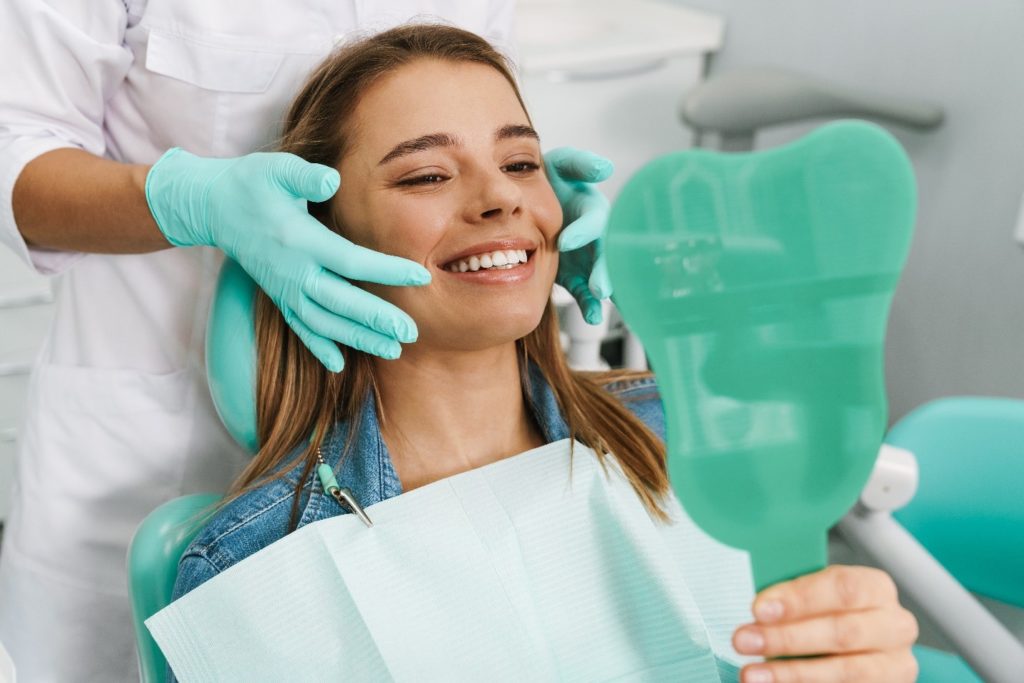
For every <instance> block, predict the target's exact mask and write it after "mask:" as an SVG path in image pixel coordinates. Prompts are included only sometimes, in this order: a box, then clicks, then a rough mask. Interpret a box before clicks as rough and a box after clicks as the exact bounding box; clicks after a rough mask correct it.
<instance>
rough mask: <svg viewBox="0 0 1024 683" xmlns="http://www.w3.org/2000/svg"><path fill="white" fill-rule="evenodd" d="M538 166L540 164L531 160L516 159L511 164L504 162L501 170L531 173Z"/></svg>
mask: <svg viewBox="0 0 1024 683" xmlns="http://www.w3.org/2000/svg"><path fill="white" fill-rule="evenodd" d="M539 168H540V166H539V165H537V164H535V163H533V162H532V161H516V162H513V163H511V164H506V165H505V166H504V167H503V170H505V171H506V172H508V173H532V172H533V171H536V170H537V169H539Z"/></svg>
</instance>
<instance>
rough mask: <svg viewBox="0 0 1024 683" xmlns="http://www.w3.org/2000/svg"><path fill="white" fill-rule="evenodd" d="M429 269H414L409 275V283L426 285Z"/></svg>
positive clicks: (428, 279) (428, 280) (428, 282)
mask: <svg viewBox="0 0 1024 683" xmlns="http://www.w3.org/2000/svg"><path fill="white" fill-rule="evenodd" d="M430 279H431V278H430V271H427V270H421V271H416V273H415V274H413V275H411V276H410V277H409V284H410V285H428V284H430Z"/></svg>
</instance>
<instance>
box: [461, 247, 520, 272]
mask: <svg viewBox="0 0 1024 683" xmlns="http://www.w3.org/2000/svg"><path fill="white" fill-rule="evenodd" d="M520 263H526V250H525V249H504V250H501V251H491V252H488V253H486V254H474V255H473V256H469V257H467V258H464V259H459V260H458V261H453V262H452V263H450V264H448V270H450V271H451V272H453V273H465V272H466V271H467V270H486V269H487V268H514V267H515V266H517V265H519V264H520Z"/></svg>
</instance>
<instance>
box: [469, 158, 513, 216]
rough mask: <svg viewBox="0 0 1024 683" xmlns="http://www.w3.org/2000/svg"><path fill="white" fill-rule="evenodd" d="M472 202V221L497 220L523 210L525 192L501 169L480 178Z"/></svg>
mask: <svg viewBox="0 0 1024 683" xmlns="http://www.w3.org/2000/svg"><path fill="white" fill-rule="evenodd" d="M475 195H476V201H474V202H472V203H471V204H472V208H471V209H470V213H471V214H472V215H471V216H470V217H469V218H470V220H471V221H488V222H489V221H495V220H500V219H507V218H509V217H511V216H516V215H518V214H519V213H521V212H522V200H523V193H522V190H521V189H520V187H519V185H518V184H517V183H516V182H515V181H514V180H513V179H512V178H509V177H508V176H507V175H505V173H504V172H502V171H501V170H500V169H497V170H496V171H494V172H491V173H487V174H486V175H484V176H483V177H481V178H480V181H479V185H478V187H477V188H475Z"/></svg>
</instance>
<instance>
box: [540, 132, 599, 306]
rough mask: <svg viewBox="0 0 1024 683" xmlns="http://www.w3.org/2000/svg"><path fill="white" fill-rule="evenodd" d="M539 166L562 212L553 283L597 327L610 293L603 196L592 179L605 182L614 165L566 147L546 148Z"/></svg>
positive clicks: (593, 155)
mask: <svg viewBox="0 0 1024 683" xmlns="http://www.w3.org/2000/svg"><path fill="white" fill-rule="evenodd" d="M544 164H545V166H546V167H547V171H548V181H549V182H550V183H551V187H552V188H553V189H554V190H555V196H556V197H558V201H559V203H561V205H562V214H563V216H564V218H563V225H564V228H563V230H562V234H561V235H560V236H559V238H558V249H559V251H561V252H562V253H561V257H560V258H559V263H558V275H557V277H556V278H555V282H557V283H558V284H560V285H561V286H563V287H565V288H566V289H567V290H569V292H570V293H571V294H572V295H573V298H575V299H576V302H577V303H578V304H579V306H580V310H581V311H582V312H583V318H584V320H586V321H587V322H588V323H590V324H591V325H597V324H598V323H600V322H601V319H602V314H601V299H607V298H608V297H610V296H611V295H612V284H611V281H610V280H609V279H608V269H607V267H606V266H605V260H604V230H605V225H606V224H607V223H608V210H609V204H608V198H607V197H605V196H604V195H603V194H602V193H601V191H600V190H598V189H597V188H596V187H595V186H594V183H599V182H601V181H602V180H607V179H608V177H609V176H611V174H612V171H613V170H614V166H613V165H612V162H611V161H609V160H608V159H605V158H604V157H601V156H598V155H597V154H594V153H593V152H585V151H583V150H578V149H573V148H572V147H559V148H558V149H553V150H551V151H550V152H548V153H547V154H545V155H544Z"/></svg>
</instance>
